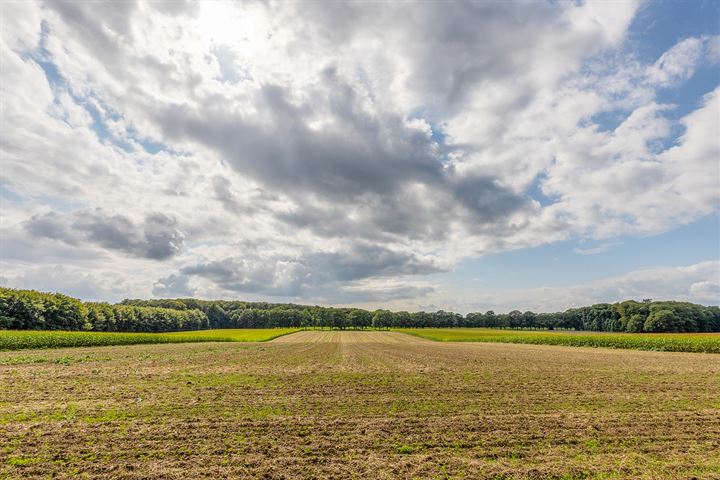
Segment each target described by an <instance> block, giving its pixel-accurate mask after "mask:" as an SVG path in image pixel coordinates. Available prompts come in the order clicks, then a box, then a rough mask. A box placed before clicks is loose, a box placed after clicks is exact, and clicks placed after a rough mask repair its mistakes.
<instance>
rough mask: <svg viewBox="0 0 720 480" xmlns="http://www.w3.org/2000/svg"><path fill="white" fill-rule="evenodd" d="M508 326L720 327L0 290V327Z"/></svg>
mask: <svg viewBox="0 0 720 480" xmlns="http://www.w3.org/2000/svg"><path fill="white" fill-rule="evenodd" d="M275 327H296V328H334V329H351V328H352V329H365V328H376V329H388V328H429V327H434V328H456V327H464V328H474V327H489V328H510V329H548V330H554V329H566V330H590V331H605V332H720V308H719V307H716V306H713V307H705V306H702V305H697V304H693V303H688V302H652V301H650V300H643V301H642V302H636V301H634V300H629V301H625V302H620V303H613V304H609V303H602V304H597V305H592V306H589V307H581V308H572V309H569V310H566V311H564V312H556V313H534V312H529V311H528V312H521V311H519V310H514V311H512V312H509V313H502V314H496V313H494V312H493V311H488V312H485V313H480V312H476V313H469V314H467V315H464V316H463V315H460V314H458V313H453V312H446V311H443V310H439V311H437V312H391V311H389V310H375V311H368V310H363V309H357V308H334V307H319V306H310V305H296V304H292V303H286V304H277V303H266V302H242V301H227V300H197V299H194V298H180V299H166V300H123V301H122V302H121V303H119V304H114V305H111V304H108V303H92V302H85V303H84V302H81V301H80V300H78V299H75V298H72V297H68V296H66V295H62V294H59V293H42V292H37V291H34V290H14V289H10V288H0V328H2V329H14V330H90V331H102V332H170V331H180V330H202V329H214V328H275Z"/></svg>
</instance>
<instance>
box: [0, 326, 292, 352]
mask: <svg viewBox="0 0 720 480" xmlns="http://www.w3.org/2000/svg"><path fill="white" fill-rule="evenodd" d="M296 330H297V329H293V328H268V329H219V330H201V331H190V332H173V333H165V334H160V333H116V332H65V331H52V330H49V331H48V330H46V331H36V330H22V331H20V330H0V350H22V349H28V348H63V347H95V346H108V345H137V344H148V343H153V344H154V343H184V342H264V341H267V340H270V339H273V338H275V337H278V336H280V335H285V334H287V333H291V332H294V331H296Z"/></svg>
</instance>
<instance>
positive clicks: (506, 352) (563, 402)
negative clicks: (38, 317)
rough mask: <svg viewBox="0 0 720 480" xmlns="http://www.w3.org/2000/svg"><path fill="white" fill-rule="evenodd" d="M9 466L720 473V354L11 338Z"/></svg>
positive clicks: (109, 474)
mask: <svg viewBox="0 0 720 480" xmlns="http://www.w3.org/2000/svg"><path fill="white" fill-rule="evenodd" d="M0 392H2V394H1V395H2V396H1V397H0V478H1V477H3V476H6V477H8V478H46V477H48V476H54V477H56V478H70V477H78V476H80V477H81V476H83V475H85V476H88V477H91V478H127V479H131V478H148V477H152V478H181V477H182V478H197V477H204V478H227V477H233V478H262V477H265V478H312V477H335V478H537V477H545V478H587V477H596V478H706V479H710V478H717V477H718V475H720V454H719V453H718V452H720V440H718V439H720V355H715V354H698V353H669V352H653V351H637V350H611V349H603V348H583V347H575V348H568V347H563V346H548V345H525V344H505V343H480V342H433V341H429V340H427V339H423V338H419V337H415V336H410V335H404V334H401V333H397V332H379V331H368V332H355V331H342V332H340V331H322V332H321V331H305V332H298V333H294V334H291V335H286V336H282V337H280V338H277V339H275V340H272V341H270V342H265V343H235V342H227V343H183V344H159V345H132V346H109V347H94V348H73V349H53V350H24V351H9V352H0Z"/></svg>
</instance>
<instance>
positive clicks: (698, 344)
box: [399, 328, 720, 353]
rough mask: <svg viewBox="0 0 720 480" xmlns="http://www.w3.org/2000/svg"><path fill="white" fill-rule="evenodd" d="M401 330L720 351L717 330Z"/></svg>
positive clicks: (463, 337) (445, 337)
mask: <svg viewBox="0 0 720 480" xmlns="http://www.w3.org/2000/svg"><path fill="white" fill-rule="evenodd" d="M399 331H401V332H404V333H407V334H410V335H415V336H418V337H422V338H427V339H430V340H437V341H441V342H499V343H528V344H538V345H563V346H572V347H603V348H629V349H635V350H655V351H663V352H699V353H720V334H717V333H658V334H641V333H640V334H638V333H635V334H628V333H588V332H582V333H576V332H564V333H557V332H533V331H511V330H496V329H484V328H462V329H460V328H454V329H439V328H427V329H401V330H399Z"/></svg>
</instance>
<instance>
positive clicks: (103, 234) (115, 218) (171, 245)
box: [24, 210, 184, 260]
mask: <svg viewBox="0 0 720 480" xmlns="http://www.w3.org/2000/svg"><path fill="white" fill-rule="evenodd" d="M176 223H177V222H176V221H175V219H174V218H172V217H169V216H167V215H165V214H162V213H151V214H149V215H147V216H146V217H145V220H144V221H143V222H142V224H141V225H136V224H135V223H134V222H133V221H132V220H131V219H129V218H128V217H126V216H123V215H109V214H106V213H105V212H103V211H102V210H94V211H82V212H74V213H72V214H69V215H67V214H66V215H63V214H58V213H56V212H48V213H45V214H43V215H35V216H33V217H31V218H30V219H29V220H27V221H26V222H25V223H24V226H25V229H26V230H27V232H28V233H29V234H30V235H32V236H34V237H41V238H43V237H44V238H50V239H54V240H59V241H62V242H65V243H67V244H70V245H75V244H78V243H80V242H82V241H88V242H91V243H93V244H96V245H98V246H100V247H102V248H105V249H108V250H120V251H123V252H126V253H128V254H131V255H134V256H138V257H144V258H149V259H153V260H164V259H167V258H169V257H172V256H174V255H176V254H177V253H179V252H180V250H181V249H182V247H183V242H184V235H183V233H182V232H181V231H180V230H178V229H177V228H176Z"/></svg>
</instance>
